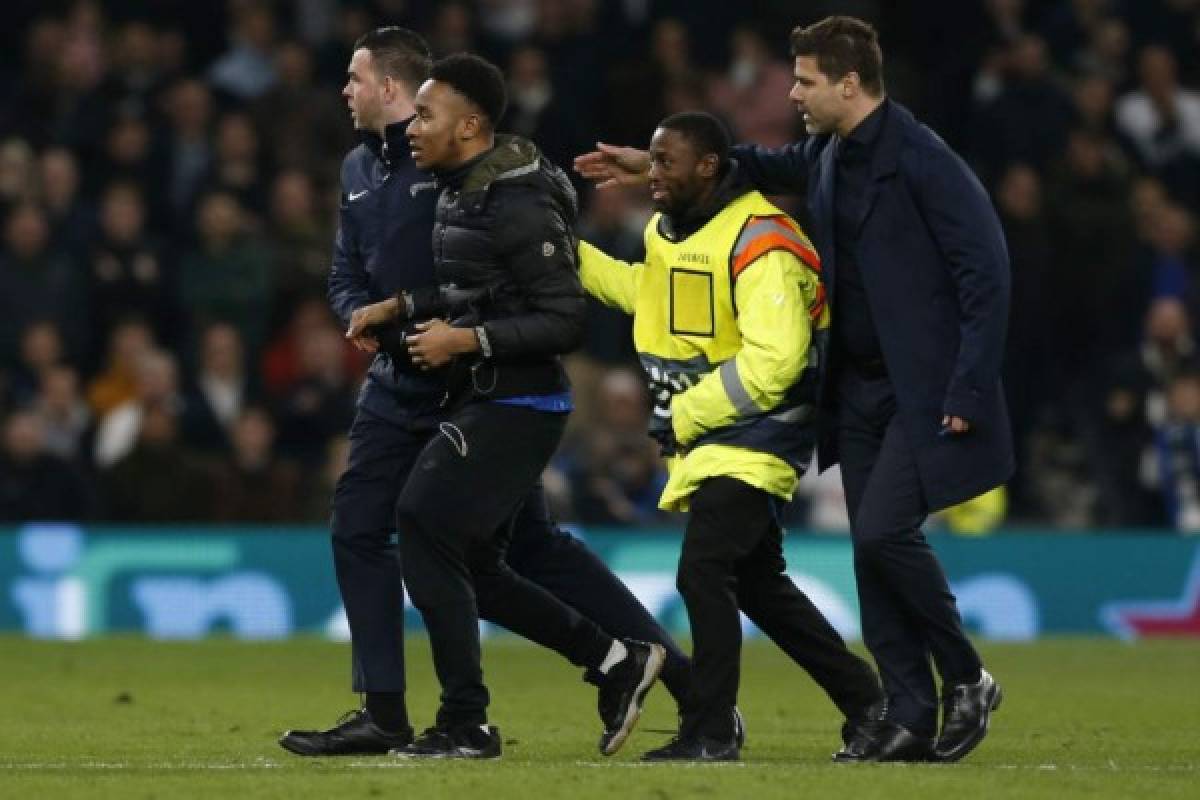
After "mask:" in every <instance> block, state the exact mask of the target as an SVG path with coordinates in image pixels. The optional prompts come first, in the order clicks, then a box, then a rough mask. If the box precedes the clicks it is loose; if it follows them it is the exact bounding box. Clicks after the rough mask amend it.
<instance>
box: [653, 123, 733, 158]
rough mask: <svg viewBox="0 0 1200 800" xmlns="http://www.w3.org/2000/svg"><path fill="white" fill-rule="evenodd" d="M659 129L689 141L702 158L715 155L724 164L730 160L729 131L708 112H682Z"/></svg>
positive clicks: (659, 124) (662, 124)
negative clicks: (676, 134)
mask: <svg viewBox="0 0 1200 800" xmlns="http://www.w3.org/2000/svg"><path fill="white" fill-rule="evenodd" d="M658 127H660V128H662V129H664V130H668V131H675V132H676V133H678V134H679V135H680V136H682V137H683V138H685V139H687V140H688V141H689V142H691V143H692V145H693V146H694V147H695V148H696V152H697V153H699V154H700V156H701V157H702V158H703V157H704V156H706V155H708V154H709V153H715V154H716V156H717V158H718V159H719V160H720V162H721V163H722V164H724V163H725V160H726V159H727V158H729V146H730V137H729V131H727V130H726V129H725V126H724V125H723V124H722V123H721V120H719V119H717V118H716V117H714V116H713V115H712V114H709V113H708V112H707V111H681V112H679V113H678V114H672V115H671V116H669V117H667V118H666V119H664V120H663V121H662V122H660V123H658Z"/></svg>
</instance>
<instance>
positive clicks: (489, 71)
mask: <svg viewBox="0 0 1200 800" xmlns="http://www.w3.org/2000/svg"><path fill="white" fill-rule="evenodd" d="M429 77H430V78H432V79H433V80H435V81H440V82H442V83H445V84H447V85H449V86H450V87H451V88H453V89H454V91H456V92H458V93H459V94H461V95H462V96H463V97H465V98H467V99H468V100H470V101H471V103H472V104H473V105H474V106H475V107H476V108H478V109H479V110H480V111H481V112H483V116H484V117H486V118H487V122H488V126H489V127H491V128H495V127H496V123H498V122H499V121H500V118H501V117H502V116H504V109H505V108H506V107H507V106H508V91H507V89H505V86H504V73H502V72H501V71H500V68H499V67H497V66H496V65H495V64H493V63H492V62H490V61H488V60H487V59H484V58H480V57H479V56H476V55H471V54H469V53H456V54H455V55H452V56H446V57H445V58H443V59H441V60H440V61H438V62H437V63H435V64H434V65H433V71H432V72H431V73H430V75H429Z"/></svg>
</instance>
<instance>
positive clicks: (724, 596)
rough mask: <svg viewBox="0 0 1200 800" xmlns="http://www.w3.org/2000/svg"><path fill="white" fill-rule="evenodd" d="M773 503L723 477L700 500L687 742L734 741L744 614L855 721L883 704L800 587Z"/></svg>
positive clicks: (682, 584) (695, 506) (692, 576)
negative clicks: (791, 573) (700, 738)
mask: <svg viewBox="0 0 1200 800" xmlns="http://www.w3.org/2000/svg"><path fill="white" fill-rule="evenodd" d="M786 568H787V565H786V563H785V562H784V558H783V531H782V529H781V528H780V527H779V523H778V522H777V519H776V502H775V499H774V498H773V497H771V495H769V494H767V493H766V492H764V491H762V490H761V489H757V488H755V487H753V486H750V485H749V484H746V483H743V482H742V481H739V480H735V479H733V478H727V477H718V478H711V479H709V480H707V481H705V482H704V483H703V484H702V485H701V487H700V488H699V489H698V490H697V491H696V492H695V494H693V495H692V498H691V514H690V516H689V517H688V523H687V529H686V531H685V533H684V539H683V552H682V554H681V555H680V558H679V573H678V576H677V584H678V588H679V593H680V594H681V595H683V600H684V603H685V605H686V606H687V610H688V617H689V619H690V621H691V626H692V639H693V641H694V645H695V646H694V649H693V652H692V656H693V662H692V665H693V673H692V692H691V694H690V695H689V698H688V702H687V704H686V706H685V709H684V728H685V731H686V732H688V733H693V734H699V735H704V736H708V737H711V738H715V739H720V740H723V741H728V740H729V739H731V738H732V736H733V707H734V705H735V704H736V703H737V689H738V680H739V674H740V667H741V646H742V628H741V619H740V617H739V615H738V609H739V608H740V609H741V610H742V611H744V612H745V613H746V616H747V617H749V618H750V619H751V621H753V622H754V624H755V625H757V626H758V627H759V628H760V629H761V630H762V631H763V632H764V633H765V634H767V636H769V637H770V638H771V640H772V641H774V642H775V644H777V645H778V646H779V647H780V649H782V650H783V651H784V652H785V653H787V654H788V655H789V656H790V657H791V658H792V660H793V661H795V662H796V663H797V664H799V665H800V666H801V667H803V668H804V669H805V670H807V671H808V673H809V674H810V675H811V676H812V677H813V679H814V680H815V681H816V682H817V683H818V684H819V685H820V686H821V688H822V689H824V690H825V691H826V693H827V694H828V695H829V697H830V699H832V700H833V702H834V703H835V704H836V705H837V707H838V708H839V709H841V711H842V713H843V714H846V715H847V716H850V715H853V714H856V713H861V712H862V710H863V709H865V708H866V707H867V706H869V705H870V704H871V703H874V702H875V701H876V700H878V699H879V696H880V690H879V684H878V682H877V681H876V679H875V673H874V672H873V671H872V669H871V667H870V666H869V665H868V664H867V663H866V662H865V661H863V660H862V659H861V658H859V657H858V656H856V655H854V654H853V653H851V652H850V651H849V650H848V649H847V648H846V644H845V642H843V641H842V637H841V636H840V635H839V634H838V632H837V631H836V630H834V628H833V626H832V625H830V624H829V622H828V621H827V620H826V619H825V617H824V615H822V614H821V612H820V611H819V610H818V609H817V607H816V606H814V605H813V604H812V602H811V601H810V600H809V599H808V597H806V596H805V595H804V593H803V592H801V591H800V590H799V589H798V588H796V585H795V584H794V583H792V580H791V578H789V577H788V576H787V573H786V571H785V570H786Z"/></svg>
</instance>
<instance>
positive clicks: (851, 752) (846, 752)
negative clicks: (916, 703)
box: [833, 719, 933, 764]
mask: <svg viewBox="0 0 1200 800" xmlns="http://www.w3.org/2000/svg"><path fill="white" fill-rule="evenodd" d="M932 758H933V739H931V738H929V737H927V736H917V735H916V734H915V733H913V732H912V731H910V730H909V729H908V728H905V727H904V726H903V725H899V724H897V723H895V722H892V721H891V720H886V719H885V720H878V721H875V722H871V723H869V724H867V725H864V726H863V727H861V728H860V729H859V730H858V732H857V733H856V734H855V735H854V738H852V739H851V740H850V743H849V744H847V745H846V746H845V747H843V748H842V749H841V750H839V751H837V752H836V753H834V754H833V760H834V761H836V762H838V763H839V764H856V763H860V762H867V761H929V760H931V759H932Z"/></svg>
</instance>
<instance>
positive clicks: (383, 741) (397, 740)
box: [279, 708, 413, 756]
mask: <svg viewBox="0 0 1200 800" xmlns="http://www.w3.org/2000/svg"><path fill="white" fill-rule="evenodd" d="M412 740H413V732H412V728H406V729H404V730H403V731H400V732H398V733H388V732H387V731H385V730H383V729H381V728H379V727H378V726H377V725H376V724H375V723H374V722H372V721H371V715H370V714H368V713H367V710H366V709H365V708H364V709H359V710H357V711H351V712H349V713H348V714H345V715H344V716H343V717H342V718H341V719H339V720H338V724H337V725H335V726H333V727H332V728H330V729H329V730H327V731H288V732H287V733H285V734H284V735H283V736H281V737H280V738H279V746H280V747H282V748H283V749H284V750H289V751H291V752H293V753H295V754H296V755H298V756H382V755H387V753H388V751H390V750H393V749H395V748H397V747H404V746H406V745H408V744H409V743H410V742H412Z"/></svg>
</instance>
